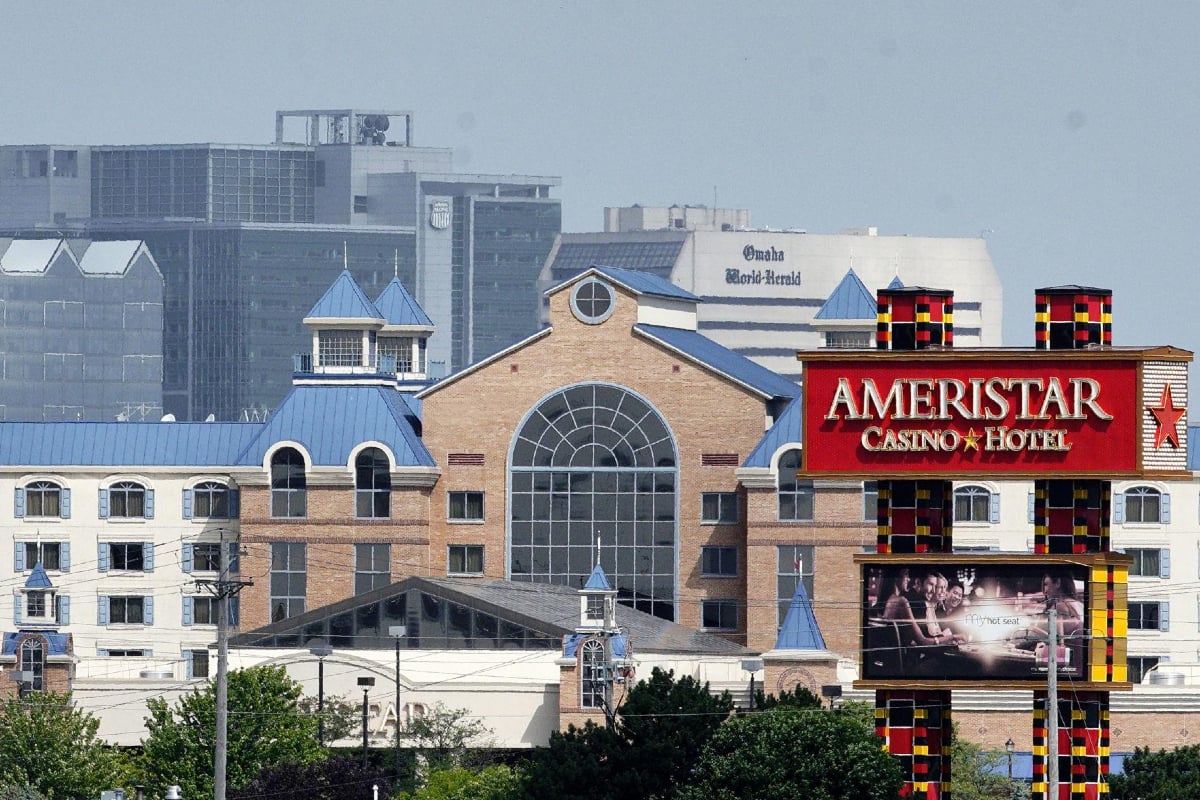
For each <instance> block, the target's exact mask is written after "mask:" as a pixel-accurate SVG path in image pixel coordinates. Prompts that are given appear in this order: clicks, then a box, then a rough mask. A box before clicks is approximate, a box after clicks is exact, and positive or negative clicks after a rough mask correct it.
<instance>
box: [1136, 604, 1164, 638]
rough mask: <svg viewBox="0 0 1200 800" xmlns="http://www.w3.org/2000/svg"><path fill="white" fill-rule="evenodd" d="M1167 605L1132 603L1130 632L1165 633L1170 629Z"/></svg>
mask: <svg viewBox="0 0 1200 800" xmlns="http://www.w3.org/2000/svg"><path fill="white" fill-rule="evenodd" d="M1168 609H1169V605H1168V604H1167V603H1130V604H1129V630H1131V631H1165V630H1168V629H1169V627H1170V626H1169V625H1168V616H1169V610H1168Z"/></svg>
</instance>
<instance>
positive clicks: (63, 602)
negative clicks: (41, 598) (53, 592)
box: [58, 594, 71, 625]
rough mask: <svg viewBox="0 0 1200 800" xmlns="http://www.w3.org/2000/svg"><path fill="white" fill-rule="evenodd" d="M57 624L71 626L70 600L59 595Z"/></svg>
mask: <svg viewBox="0 0 1200 800" xmlns="http://www.w3.org/2000/svg"><path fill="white" fill-rule="evenodd" d="M58 624H59V625H70V624H71V598H70V597H67V596H66V595H61V594H60V595H59V596H58Z"/></svg>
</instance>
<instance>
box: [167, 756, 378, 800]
mask: <svg viewBox="0 0 1200 800" xmlns="http://www.w3.org/2000/svg"><path fill="white" fill-rule="evenodd" d="M372 786H378V787H379V796H380V797H387V796H388V795H390V794H391V791H392V781H391V779H390V777H389V776H388V774H387V773H386V772H385V771H384V770H382V769H380V767H378V766H377V765H375V764H367V765H366V766H363V763H362V761H361V760H360V759H356V758H346V757H344V756H337V757H332V758H329V759H326V760H325V761H314V762H310V763H308V764H279V765H277V766H271V767H267V768H266V769H264V770H263V771H262V772H260V773H259V774H258V777H256V778H254V779H253V780H251V781H248V782H246V783H245V784H243V785H241V786H240V787H238V788H236V789H230V790H229V800H261V798H263V797H286V798H287V800H344V798H347V797H364V798H365V797H371V794H372V791H371V787H372ZM184 797H187V795H186V794H185V795H184Z"/></svg>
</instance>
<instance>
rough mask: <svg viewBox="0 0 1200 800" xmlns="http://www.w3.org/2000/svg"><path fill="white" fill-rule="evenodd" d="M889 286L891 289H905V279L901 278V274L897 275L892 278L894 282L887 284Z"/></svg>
mask: <svg viewBox="0 0 1200 800" xmlns="http://www.w3.org/2000/svg"><path fill="white" fill-rule="evenodd" d="M887 288H889V289H903V288H904V281H902V280H900V276H899V275H897V276H896V277H894V278H892V282H891V283H889V284H888V285H887Z"/></svg>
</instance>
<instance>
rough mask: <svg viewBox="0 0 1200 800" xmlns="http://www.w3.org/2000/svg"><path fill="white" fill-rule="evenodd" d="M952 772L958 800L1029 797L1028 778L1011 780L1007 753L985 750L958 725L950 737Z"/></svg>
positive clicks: (1005, 799) (995, 799)
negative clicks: (965, 735)
mask: <svg viewBox="0 0 1200 800" xmlns="http://www.w3.org/2000/svg"><path fill="white" fill-rule="evenodd" d="M950 774H951V776H952V778H953V781H954V800H1019V799H1020V798H1022V797H1028V796H1029V791H1028V788H1029V787H1028V786H1027V785H1026V784H1025V782H1024V781H1009V779H1008V754H1007V753H1001V752H997V751H995V750H984V749H983V748H982V747H980V746H979V745H978V744H976V743H975V742H972V741H970V740H968V739H964V738H962V737H961V736H959V735H958V726H957V725H955V726H954V731H953V734H952V738H951V740H950Z"/></svg>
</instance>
